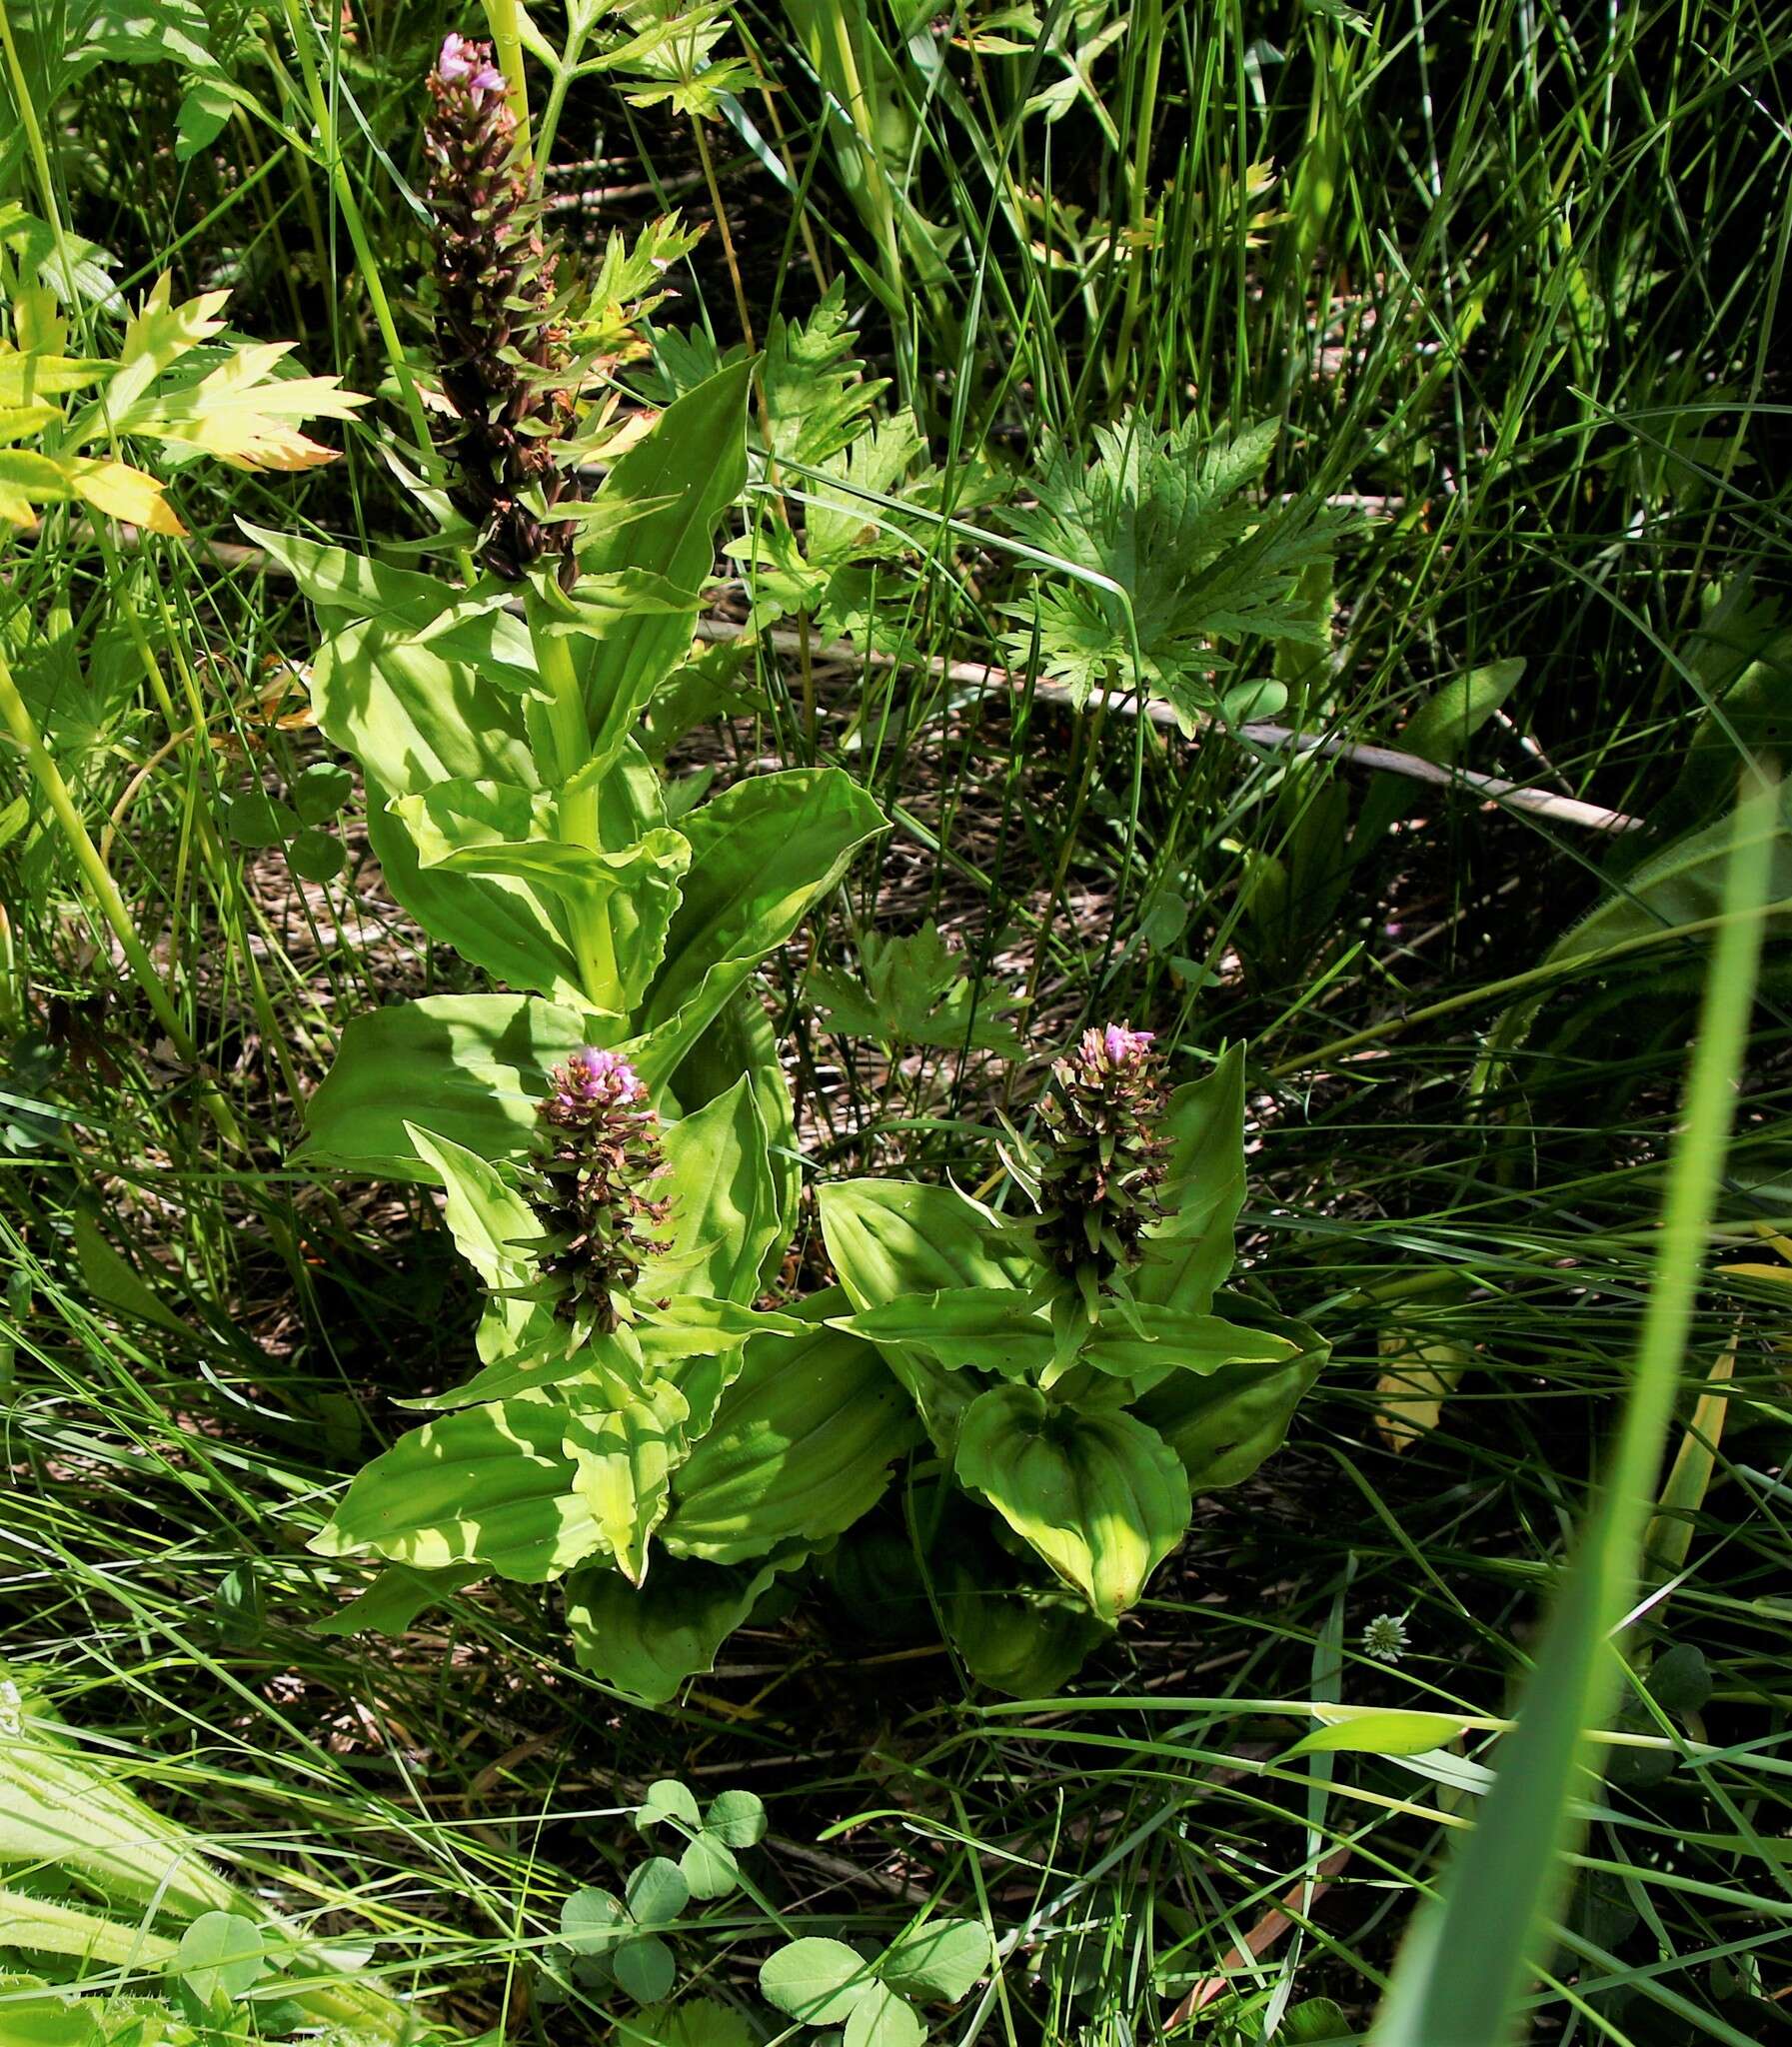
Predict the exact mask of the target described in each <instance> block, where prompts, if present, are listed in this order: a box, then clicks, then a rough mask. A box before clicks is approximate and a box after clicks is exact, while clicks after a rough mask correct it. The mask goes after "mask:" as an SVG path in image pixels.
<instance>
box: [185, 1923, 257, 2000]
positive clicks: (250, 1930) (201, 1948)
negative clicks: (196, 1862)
mask: <svg viewBox="0 0 1792 2047" xmlns="http://www.w3.org/2000/svg"><path fill="white" fill-rule="evenodd" d="M267 1966H268V1950H267V1944H266V1942H265V1941H264V1940H263V1939H262V1932H261V1928H260V1927H259V1926H257V1925H256V1923H255V1921H254V1920H253V1919H245V1918H244V1917H243V1916H242V1914H241V1913H240V1912H202V1913H201V1914H200V1916H199V1917H198V1918H197V1919H195V1920H194V1922H193V1923H192V1925H191V1926H189V1927H188V1928H187V1930H186V1932H185V1933H183V1934H182V1935H181V1940H180V1946H179V1947H178V1948H177V1949H176V1950H175V1955H174V1972H175V1974H176V1975H178V1976H179V1977H180V1979H181V1981H182V1982H183V1983H184V1984H186V1986H187V1988H188V1989H189V1990H191V1991H192V1993H193V1995H194V1996H195V1997H196V1998H198V2000H199V2001H200V2003H201V2004H202V2005H211V2004H213V2003H215V2002H219V2001H222V2002H224V2003H232V2002H234V2001H235V2000H236V1999H237V1998H239V1997H241V1996H242V1995H243V1993H244V1991H246V1990H249V1989H251V1988H253V1987H254V1985H255V1984H256V1983H257V1982H258V1981H259V1980H260V1978H261V1977H262V1975H263V1974H264V1973H265V1971H266V1969H267Z"/></svg>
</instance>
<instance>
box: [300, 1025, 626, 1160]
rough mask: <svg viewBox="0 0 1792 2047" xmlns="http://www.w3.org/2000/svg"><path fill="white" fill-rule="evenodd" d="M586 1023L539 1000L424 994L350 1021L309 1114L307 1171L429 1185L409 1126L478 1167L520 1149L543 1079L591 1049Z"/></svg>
mask: <svg viewBox="0 0 1792 2047" xmlns="http://www.w3.org/2000/svg"><path fill="white" fill-rule="evenodd" d="M590 1029H591V1020H590V1019H589V1018H588V1017H585V1016H583V1015H581V1014H580V1013H579V1012H578V1011H577V1010H571V1009H562V1008H560V1007H558V1006H557V1005H555V1004H553V1003H549V1002H545V1001H544V1000H543V999H542V998H541V997H539V996H513V995H503V996H428V997H426V998H425V999H424V1000H423V1001H422V1002H420V1003H398V1004H394V1005H392V1006H391V1007H390V1008H388V1009H384V1010H375V1011H372V1012H371V1013H368V1014H364V1015H362V1016H359V1017H353V1018H351V1019H350V1020H349V1024H348V1027H347V1028H346V1029H345V1030H344V1031H343V1034H342V1046H341V1049H340V1050H339V1051H338V1052H337V1055H336V1063H335V1064H334V1065H333V1066H332V1067H331V1068H330V1071H329V1073H328V1075H327V1076H326V1078H325V1080H324V1084H323V1085H322V1086H321V1087H320V1088H319V1089H318V1091H317V1092H316V1093H315V1094H314V1095H313V1096H312V1097H311V1100H310V1102H309V1104H308V1105H307V1108H306V1115H305V1120H306V1125H307V1127H308V1129H309V1132H310V1136H309V1141H308V1142H307V1144H306V1146H305V1150H304V1153H303V1156H304V1158H305V1159H306V1161H307V1162H308V1163H313V1164H322V1165H330V1166H334V1167H336V1168H337V1169H339V1170H341V1171H344V1172H354V1173H362V1174H365V1175H367V1176H369V1177H375V1178H381V1179H428V1178H430V1177H431V1168H430V1167H429V1166H428V1165H427V1164H426V1163H425V1162H424V1161H423V1160H422V1159H421V1158H420V1157H419V1156H418V1155H417V1151H416V1148H415V1146H414V1145H413V1144H412V1142H411V1137H410V1133H409V1131H408V1129H407V1127H406V1125H407V1123H416V1124H418V1125H420V1126H421V1127H423V1128H426V1129H428V1130H431V1131H433V1132H434V1133H435V1134H436V1135H437V1136H438V1137H440V1138H445V1139H446V1140H447V1141H448V1142H450V1143H455V1144H460V1145H462V1146H464V1147H465V1148H466V1149H467V1150H469V1151H472V1152H475V1153H477V1154H478V1155H479V1156H480V1157H481V1158H486V1159H494V1160H496V1159H507V1158H508V1159H516V1158H521V1157H523V1156H524V1155H525V1154H526V1153H527V1151H528V1149H529V1142H530V1135H531V1132H532V1131H533V1130H534V1129H535V1127H536V1107H537V1104H538V1103H539V1102H540V1101H541V1099H542V1096H543V1095H544V1094H546V1093H547V1091H548V1073H549V1070H550V1068H551V1067H554V1066H557V1065H560V1064H562V1063H564V1061H565V1060H566V1059H568V1058H569V1057H570V1056H571V1055H572V1053H573V1052H575V1051H576V1050H578V1048H579V1047H580V1046H581V1045H583V1044H586V1043H587V1042H589V1041H590Z"/></svg>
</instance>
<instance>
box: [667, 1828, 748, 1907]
mask: <svg viewBox="0 0 1792 2047" xmlns="http://www.w3.org/2000/svg"><path fill="white" fill-rule="evenodd" d="M679 1866H680V1868H681V1869H682V1870H683V1871H684V1874H685V1880H686V1881H687V1882H688V1883H689V1884H690V1886H691V1895H692V1896H693V1897H694V1898H703V1899H705V1900H706V1901H708V1900H709V1899H712V1898H726V1897H727V1896H728V1895H729V1894H730V1893H731V1892H732V1891H734V1890H735V1889H736V1888H737V1887H738V1886H739V1884H740V1881H741V1865H740V1864H739V1863H738V1862H737V1861H736V1860H735V1851H734V1850H733V1849H732V1848H731V1847H730V1846H729V1845H728V1843H727V1842H726V1841H723V1840H719V1839H718V1838H717V1837H716V1836H715V1835H714V1834H712V1833H709V1832H708V1831H705V1832H704V1833H701V1834H699V1835H698V1837H697V1839H696V1840H695V1841H692V1842H691V1843H690V1844H689V1845H688V1846H687V1847H686V1849H685V1853H684V1855H683V1857H682V1858H681V1860H680V1864H679Z"/></svg>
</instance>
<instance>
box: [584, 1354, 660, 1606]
mask: <svg viewBox="0 0 1792 2047" xmlns="http://www.w3.org/2000/svg"><path fill="white" fill-rule="evenodd" d="M690 1415H691V1409H690V1407H689V1405H688V1404H687V1402H686V1399H685V1396H684V1394H683V1393H682V1392H680V1391H679V1389H678V1387H677V1386H676V1385H674V1384H672V1383H671V1381H669V1380H664V1379H663V1380H661V1381H660V1382H659V1383H657V1384H655V1385H653V1386H648V1387H644V1388H643V1389H642V1391H641V1393H640V1394H639V1395H638V1396H637V1397H636V1398H635V1399H632V1400H630V1401H628V1402H627V1403H626V1404H625V1405H623V1406H621V1407H616V1408H612V1409H610V1410H608V1411H604V1410H598V1409H581V1410H580V1411H579V1412H577V1413H575V1414H573V1415H571V1416H570V1417H569V1418H568V1421H567V1425H566V1434H565V1435H564V1436H563V1437H562V1439H561V1448H562V1449H563V1450H564V1451H565V1452H566V1454H567V1455H568V1456H569V1457H570V1458H571V1459H572V1461H573V1473H574V1475H573V1484H574V1487H575V1489H576V1490H577V1491H578V1493H579V1495H580V1497H581V1498H582V1499H583V1500H584V1501H585V1503H586V1505H587V1507H589V1508H590V1510H591V1516H592V1519H593V1520H594V1521H595V1522H596V1523H597V1526H598V1531H599V1533H600V1534H601V1535H602V1537H603V1539H604V1543H605V1546H606V1547H607V1548H608V1549H609V1551H610V1554H611V1555H612V1556H613V1557H614V1558H615V1560H616V1567H617V1569H618V1570H620V1571H621V1572H622V1574H623V1575H624V1577H626V1578H627V1579H628V1580H629V1582H630V1583H631V1584H634V1585H639V1584H640V1583H641V1581H642V1579H643V1578H644V1577H645V1576H646V1575H647V1553H648V1541H649V1539H650V1537H651V1536H652V1535H653V1532H654V1530H655V1529H656V1528H657V1527H658V1526H659V1525H660V1523H661V1522H662V1521H663V1520H664V1519H665V1518H666V1509H667V1507H668V1506H669V1505H670V1503H671V1482H672V1473H673V1469H674V1467H675V1466H676V1465H677V1464H678V1463H679V1462H680V1460H681V1459H682V1458H683V1456H684V1455H685V1451H686V1441H685V1426H684V1425H685V1423H686V1422H687V1421H688V1420H689V1419H690Z"/></svg>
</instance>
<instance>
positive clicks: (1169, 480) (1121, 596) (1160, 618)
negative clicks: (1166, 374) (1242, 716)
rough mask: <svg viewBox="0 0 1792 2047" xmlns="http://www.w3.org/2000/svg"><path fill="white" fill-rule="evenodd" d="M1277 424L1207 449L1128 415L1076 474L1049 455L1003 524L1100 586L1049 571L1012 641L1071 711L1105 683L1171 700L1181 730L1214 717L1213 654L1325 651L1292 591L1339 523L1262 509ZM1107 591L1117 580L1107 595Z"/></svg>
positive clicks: (1072, 459)
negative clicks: (1033, 493)
mask: <svg viewBox="0 0 1792 2047" xmlns="http://www.w3.org/2000/svg"><path fill="white" fill-rule="evenodd" d="M1276 433H1277V428H1276V425H1275V423H1274V422H1273V421H1264V422H1262V423H1260V424H1258V425H1256V426H1253V427H1249V428H1246V429H1245V430H1244V431H1243V432H1242V433H1240V434H1238V435H1236V436H1234V437H1231V438H1229V439H1219V440H1216V441H1213V442H1211V443H1210V444H1208V445H1207V446H1206V447H1204V448H1203V447H1201V446H1200V445H1199V443H1200V429H1199V424H1198V422H1197V421H1195V420H1193V419H1190V420H1189V421H1188V422H1187V423H1186V424H1185V425H1184V426H1182V427H1181V428H1179V429H1177V430H1176V431H1175V432H1173V433H1170V434H1159V433H1157V432H1156V431H1154V430H1153V429H1152V428H1151V427H1150V426H1149V424H1148V423H1147V422H1146V421H1144V420H1143V419H1142V418H1141V417H1140V416H1139V415H1137V414H1136V413H1127V414H1126V415H1124V416H1123V417H1122V418H1121V419H1120V420H1119V421H1118V422H1117V423H1116V424H1115V425H1113V426H1111V427H1102V428H1099V429H1097V430H1096V445H1097V448H1098V451H1099V452H1098V454H1097V456H1096V459H1095V461H1094V463H1093V464H1092V465H1091V466H1090V467H1088V468H1086V469H1085V468H1084V467H1083V466H1082V464H1081V462H1080V461H1079V459H1078V458H1077V456H1076V455H1075V454H1074V452H1073V451H1071V450H1068V449H1059V450H1058V451H1056V452H1055V453H1054V454H1053V455H1051V457H1050V458H1049V459H1048V461H1047V464H1046V468H1045V473H1044V475H1043V476H1042V477H1041V479H1040V480H1039V483H1038V486H1037V491H1038V503H1037V504H1036V505H1034V506H1029V507H1022V508H1018V509H1016V510H1014V511H1012V512H1011V513H1010V514H1009V519H1010V522H1011V524H1012V525H1013V526H1014V528H1015V530H1016V531H1017V532H1018V533H1019V535H1020V537H1021V538H1022V539H1023V540H1024V541H1026V542H1027V543H1028V544H1029V545H1030V546H1032V547H1034V548H1036V549H1038V550H1039V551H1040V552H1041V553H1043V554H1046V555H1049V556H1052V557H1055V558H1056V559H1057V560H1059V561H1061V562H1063V563H1064V564H1066V565H1073V566H1074V567H1075V568H1076V569H1079V570H1083V571H1092V572H1094V573H1095V574H1096V575H1098V576H1100V577H1101V578H1103V579H1105V583H1104V584H1096V583H1093V582H1090V581H1087V580H1084V579H1083V578H1081V577H1077V576H1072V575H1068V574H1063V575H1057V576H1054V575H1052V574H1051V573H1050V572H1048V571H1047V572H1046V573H1045V574H1044V576H1043V577H1042V579H1041V583H1040V587H1039V589H1038V592H1037V594H1036V597H1035V600H1034V602H1033V603H1031V604H1025V605H1015V606H1012V607H1010V613H1011V615H1012V616H1013V617H1014V618H1015V619H1016V620H1017V621H1018V622H1019V623H1018V627H1017V629H1016V630H1015V631H1014V632H1012V633H1010V634H1009V635H1008V639H1007V645H1008V648H1009V650H1010V654H1011V655H1012V656H1013V658H1014V659H1015V660H1016V661H1019V662H1022V663H1024V662H1026V661H1027V660H1029V659H1030V658H1031V652H1032V646H1033V638H1034V633H1035V630H1036V632H1037V636H1038V643H1039V656H1038V666H1039V672H1040V674H1042V675H1044V676H1047V677H1049V678H1051V679H1052V680H1054V681H1058V682H1062V683H1064V684H1066V685H1067V686H1068V687H1069V689H1070V690H1071V691H1072V693H1073V694H1074V696H1075V698H1076V701H1077V702H1078V703H1082V702H1086V700H1087V698H1088V695H1089V693H1090V692H1091V691H1092V690H1094V689H1096V688H1098V687H1101V686H1104V685H1106V684H1108V683H1110V682H1114V681H1116V680H1117V681H1119V682H1121V683H1122V684H1127V685H1130V684H1131V683H1133V682H1135V681H1136V682H1138V683H1140V684H1142V685H1143V686H1144V687H1145V688H1147V689H1151V690H1155V691H1157V692H1159V693H1160V694H1162V695H1164V696H1166V697H1167V698H1168V699H1169V701H1170V703H1171V704H1172V705H1173V706H1174V707H1175V709H1176V710H1177V712H1178V713H1179V714H1181V715H1182V716H1183V718H1184V721H1185V723H1187V722H1191V721H1192V718H1193V716H1194V714H1195V713H1196V712H1198V711H1205V710H1210V709H1211V708H1212V706H1213V704H1214V702H1215V698H1214V693H1213V691H1212V689H1211V687H1210V685H1209V684H1208V683H1207V681H1206V680H1205V678H1204V676H1203V673H1202V672H1203V670H1204V669H1205V668H1206V667H1208V666H1210V658H1211V652H1212V649H1213V648H1214V647H1215V646H1216V645H1217V644H1220V643H1223V642H1228V641H1236V640H1241V639H1246V638H1251V637H1254V636H1262V637H1265V638H1269V639H1291V640H1298V641H1305V642H1307V643H1309V644H1311V645H1314V646H1324V645H1325V644H1326V632H1327V621H1325V620H1324V619H1321V618H1319V617H1318V616H1317V614H1316V612H1315V610H1314V608H1313V606H1312V605H1311V604H1310V603H1309V602H1305V601H1303V599H1302V597H1301V593H1300V579H1301V575H1302V572H1303V571H1304V570H1306V569H1307V568H1308V567H1309V566H1310V565H1311V564H1313V563H1316V562H1322V561H1324V560H1326V559H1327V558H1328V557H1329V555H1330V552H1331V549H1332V547H1333V545H1334V543H1335V541H1336V539H1337V537H1338V535H1339V534H1340V533H1341V532H1343V531H1344V530H1345V529H1346V527H1347V526H1348V524H1349V520H1348V517H1347V515H1343V514H1340V513H1336V512H1332V511H1328V510H1325V509H1324V508H1315V507H1304V506H1300V505H1291V506H1286V507H1279V506H1273V505H1259V504H1257V503H1256V502H1254V500H1253V499H1252V498H1250V497H1248V496H1247V495H1246V494H1247V493H1250V492H1253V491H1254V490H1255V489H1256V488H1257V487H1258V486H1259V485H1260V483H1261V480H1262V476H1263V472H1264V470H1265V468H1266V467H1267V464H1268V460H1269V456H1270V453H1271V451H1272V449H1273V447H1274V445H1275V438H1276ZM1105 585H1111V586H1113V587H1112V588H1107V587H1105Z"/></svg>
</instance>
